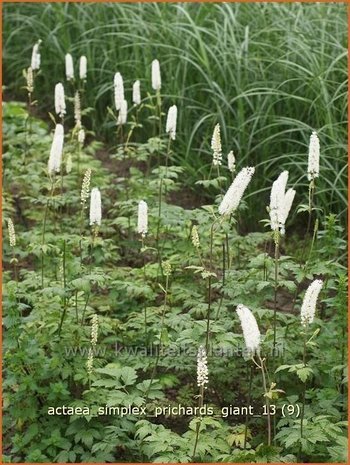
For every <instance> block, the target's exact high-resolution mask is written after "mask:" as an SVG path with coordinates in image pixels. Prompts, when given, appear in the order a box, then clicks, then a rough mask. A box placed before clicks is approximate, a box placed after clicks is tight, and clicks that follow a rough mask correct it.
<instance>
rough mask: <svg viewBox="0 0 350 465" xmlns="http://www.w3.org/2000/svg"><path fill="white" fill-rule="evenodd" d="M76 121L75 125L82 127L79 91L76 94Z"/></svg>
mask: <svg viewBox="0 0 350 465" xmlns="http://www.w3.org/2000/svg"><path fill="white" fill-rule="evenodd" d="M74 120H75V124H76V125H77V126H78V127H80V126H81V105H80V95H79V91H78V90H77V91H76V93H75V94H74Z"/></svg>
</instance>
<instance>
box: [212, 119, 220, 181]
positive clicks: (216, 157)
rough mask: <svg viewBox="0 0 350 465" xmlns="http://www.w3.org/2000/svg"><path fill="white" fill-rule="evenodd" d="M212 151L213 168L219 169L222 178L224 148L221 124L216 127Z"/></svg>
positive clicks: (218, 173)
mask: <svg viewBox="0 0 350 465" xmlns="http://www.w3.org/2000/svg"><path fill="white" fill-rule="evenodd" d="M211 149H212V151H213V162H212V166H214V167H216V168H217V175H218V177H219V176H220V165H221V164H222V146H221V134H220V124H219V123H218V124H217V125H216V126H215V127H214V132H213V136H212V139H211Z"/></svg>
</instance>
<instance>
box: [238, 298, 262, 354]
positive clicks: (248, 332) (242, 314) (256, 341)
mask: <svg viewBox="0 0 350 465" xmlns="http://www.w3.org/2000/svg"><path fill="white" fill-rule="evenodd" d="M236 312H237V315H238V318H239V319H240V322H241V326H242V331H243V337H244V342H245V345H246V348H247V352H248V356H249V357H252V356H253V355H254V354H255V353H256V354H258V355H259V353H260V331H259V327H258V324H257V322H256V319H255V316H254V315H253V313H252V312H251V311H250V310H249V308H248V307H245V306H244V305H242V304H239V305H238V306H237V308H236Z"/></svg>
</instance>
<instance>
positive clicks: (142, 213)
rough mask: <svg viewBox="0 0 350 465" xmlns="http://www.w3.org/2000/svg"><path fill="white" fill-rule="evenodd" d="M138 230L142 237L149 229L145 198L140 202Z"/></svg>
mask: <svg viewBox="0 0 350 465" xmlns="http://www.w3.org/2000/svg"><path fill="white" fill-rule="evenodd" d="M137 231H138V233H139V234H141V236H142V237H145V236H146V234H147V231H148V206H147V203H146V202H145V201H144V200H141V202H140V203H139V208H138V217H137Z"/></svg>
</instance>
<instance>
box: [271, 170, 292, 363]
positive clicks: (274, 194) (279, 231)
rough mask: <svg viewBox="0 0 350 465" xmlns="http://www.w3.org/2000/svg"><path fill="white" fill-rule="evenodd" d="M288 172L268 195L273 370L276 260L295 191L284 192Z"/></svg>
mask: <svg viewBox="0 0 350 465" xmlns="http://www.w3.org/2000/svg"><path fill="white" fill-rule="evenodd" d="M288 175H289V173H288V171H283V172H282V173H281V174H280V175H279V176H278V178H277V179H276V181H274V183H273V184H272V188H271V195H270V206H269V209H268V210H269V215H270V225H271V229H272V232H273V239H274V244H275V259H274V262H275V271H274V311H273V351H272V363H273V369H274V368H275V358H276V343H277V341H276V337H277V293H278V274H279V272H278V259H279V246H280V240H281V236H283V235H284V234H285V224H286V221H287V218H288V215H289V212H290V209H291V206H292V203H293V200H294V196H295V191H294V190H293V189H289V190H288V191H287V192H286V186H287V181H288Z"/></svg>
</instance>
